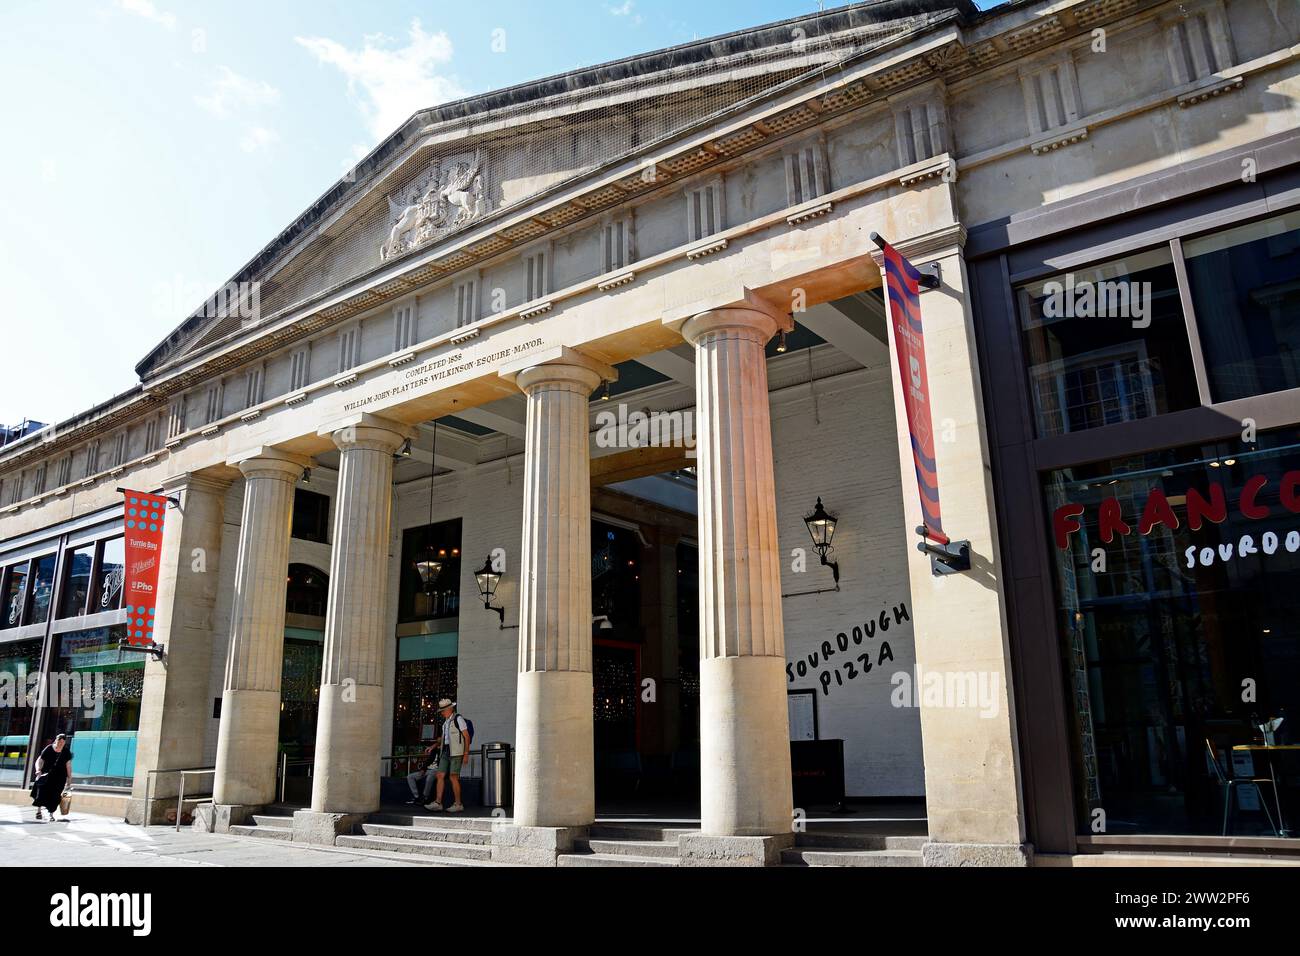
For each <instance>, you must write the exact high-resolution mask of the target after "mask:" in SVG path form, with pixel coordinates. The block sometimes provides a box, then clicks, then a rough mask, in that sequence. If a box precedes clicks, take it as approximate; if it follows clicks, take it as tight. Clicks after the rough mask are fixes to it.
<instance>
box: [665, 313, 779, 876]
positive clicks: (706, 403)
mask: <svg viewBox="0 0 1300 956" xmlns="http://www.w3.org/2000/svg"><path fill="white" fill-rule="evenodd" d="M788 324H789V319H788V317H785V316H781V315H779V314H777V313H775V312H774V311H769V310H767V309H766V308H763V307H761V306H760V305H758V304H742V305H739V306H736V307H724V308H718V309H713V310H711V311H708V312H704V313H701V314H698V315H695V316H693V317H691V318H689V319H687V320H686V321H685V322H684V323H683V324H682V326H681V332H682V335H683V337H685V339H686V340H687V341H688V342H690V343H691V344H692V345H693V346H694V347H695V369H696V372H695V389H696V416H697V418H698V423H697V435H698V443H697V452H696V453H697V456H698V459H697V461H698V464H697V469H698V477H699V529H700V585H699V586H700V790H701V794H700V812H701V837H702V838H703V840H701V839H700V838H695V842H694V843H692V844H691V847H687V848H686V850H687V852H684V854H683V856H684V858H687V857H690V856H692V855H693V851H694V849H695V848H696V847H699V848H701V850H702V852H700V853H699V854H698V856H699V857H702V858H703V859H704V860H715V861H716V859H717V855H718V854H723V855H725V856H727V857H731V856H732V854H733V853H734V856H735V859H734V860H733V861H734V862H772V861H773V859H774V857H775V855H776V854H778V853H779V849H780V846H781V844H782V843H784V842H787V838H788V837H789V836H790V833H791V813H792V806H791V803H792V798H791V790H790V733H789V726H788V725H789V720H788V717H787V710H786V677H785V632H784V627H783V624H782V620H781V573H780V566H779V557H778V552H777V539H776V490H775V481H774V478H773V472H772V423H771V414H770V411H769V408H768V394H767V361H766V358H765V356H764V347H765V345H766V344H767V341H768V340H769V339H770V338H771V337H772V336H773V335H774V334H775V333H776V332H777V331H778V329H780V328H784V327H787V326H788ZM716 837H727V838H734V837H761V838H775V839H764V840H756V841H749V842H748V843H747V842H746V841H743V840H732V841H730V842H729V843H726V842H719V841H713V842H712V844H710V840H709V838H716ZM688 842H689V841H688ZM730 847H735V848H737V849H736V850H734V851H733V850H732V849H730Z"/></svg>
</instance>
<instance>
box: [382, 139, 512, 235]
mask: <svg viewBox="0 0 1300 956" xmlns="http://www.w3.org/2000/svg"><path fill="white" fill-rule="evenodd" d="M485 212H487V199H486V196H485V188H484V183H483V154H482V151H480V150H475V151H474V152H473V153H459V154H456V155H452V156H447V157H443V158H440V159H435V160H434V161H433V163H432V165H430V167H429V169H428V170H427V171H426V172H425V173H424V175H422V176H420V177H418V178H417V179H415V180H414V181H413V182H412V183H411V184H410V185H408V186H407V187H406V188H405V189H402V190H400V191H399V192H397V193H396V194H394V195H391V196H389V197H388V225H389V230H388V238H387V239H385V240H384V242H383V244H382V245H381V246H380V247H379V255H380V258H382V259H385V260H387V259H392V258H393V257H395V256H399V255H402V254H403V253H406V252H410V251H411V250H412V249H418V248H419V247H420V246H424V245H428V244H429V243H431V242H436V241H437V240H438V239H441V238H442V237H443V236H446V235H447V234H449V233H451V232H452V231H454V230H456V229H458V228H459V227H461V226H463V225H465V224H466V223H470V222H473V221H474V220H476V219H479V218H481V217H482V216H483V214H484V213H485Z"/></svg>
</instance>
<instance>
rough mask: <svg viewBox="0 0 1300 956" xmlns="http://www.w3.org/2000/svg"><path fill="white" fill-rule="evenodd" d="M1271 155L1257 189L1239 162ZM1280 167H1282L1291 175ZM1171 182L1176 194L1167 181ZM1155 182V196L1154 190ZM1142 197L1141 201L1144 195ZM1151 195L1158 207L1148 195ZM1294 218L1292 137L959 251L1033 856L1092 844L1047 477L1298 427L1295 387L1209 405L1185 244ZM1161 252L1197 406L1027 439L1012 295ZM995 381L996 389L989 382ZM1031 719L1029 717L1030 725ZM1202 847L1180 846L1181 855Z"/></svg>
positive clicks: (1071, 203) (1299, 169) (1045, 215)
mask: <svg viewBox="0 0 1300 956" xmlns="http://www.w3.org/2000/svg"><path fill="white" fill-rule="evenodd" d="M1265 147H1267V149H1268V150H1269V151H1271V153H1272V154H1271V155H1270V156H1269V160H1270V166H1271V168H1270V169H1269V170H1268V171H1267V175H1266V174H1265V171H1263V170H1261V173H1260V176H1259V179H1258V180H1257V181H1256V182H1255V183H1251V184H1244V183H1242V181H1241V179H1240V172H1241V168H1242V166H1241V163H1242V160H1243V159H1245V158H1247V157H1251V158H1255V159H1258V157H1259V156H1260V154H1261V151H1265ZM1288 164H1289V165H1288ZM1175 179H1177V180H1178V182H1177V183H1174V182H1172V180H1175ZM1155 184H1158V185H1159V186H1161V187H1162V188H1151V187H1152V186H1153V185H1155ZM1143 191H1145V193H1144V194H1143ZM1150 195H1159V196H1161V200H1162V201H1160V202H1158V203H1154V204H1151V205H1146V203H1150V202H1151V201H1150V200H1148V199H1146V198H1145V197H1146V196H1150ZM1298 207H1300V136H1297V135H1296V134H1295V132H1294V131H1291V132H1289V133H1285V134H1279V135H1278V136H1276V137H1270V138H1269V139H1268V140H1265V141H1261V142H1258V143H1253V144H1251V145H1250V146H1248V147H1245V148H1239V149H1236V150H1230V151H1225V153H1223V154H1220V155H1218V156H1215V157H1212V158H1211V159H1209V160H1206V161H1204V162H1202V163H1196V164H1191V165H1190V166H1185V167H1179V168H1176V169H1173V170H1166V171H1162V172H1160V173H1156V174H1152V175H1150V176H1146V177H1141V178H1140V179H1139V180H1136V181H1133V182H1129V183H1125V184H1123V185H1121V186H1117V187H1115V188H1113V189H1105V190H1099V191H1097V192H1096V193H1092V194H1088V195H1086V196H1083V197H1080V198H1078V199H1072V200H1066V201H1063V202H1061V203H1055V204H1051V205H1047V206H1044V207H1042V208H1040V209H1038V210H1034V211H1032V212H1030V213H1028V214H1026V215H1024V216H1022V217H1019V218H1018V219H1017V220H1016V221H1014V222H1013V221H1011V220H1002V221H997V222H993V223H989V224H987V225H985V226H980V227H976V228H974V229H972V230H971V232H970V234H969V237H968V241H967V244H966V247H965V255H966V262H967V269H968V275H969V280H970V291H969V297H970V303H971V309H972V312H973V313H974V315H975V335H976V337H977V341H978V354H979V356H980V374H981V378H982V398H983V401H984V408H985V419H986V423H987V428H988V434H989V446H990V454H991V457H992V464H993V480H994V488H995V494H996V500H997V503H998V525H999V539H1000V540H999V547H1000V552H1001V559H1002V566H1003V580H1004V581H1005V589H1006V599H1007V606H1008V628H1009V632H1010V651H1011V659H1012V668H1013V675H1014V686H1013V691H1014V694H1015V702H1016V709H1017V732H1018V737H1019V741H1020V753H1021V774H1022V786H1023V793H1024V800H1025V808H1024V809H1025V814H1026V830H1027V839H1029V840H1031V841H1032V842H1033V843H1034V844H1035V845H1036V846H1037V847H1038V848H1039V850H1041V851H1042V852H1055V853H1075V852H1078V849H1079V846H1080V845H1081V844H1084V843H1091V842H1096V840H1097V838H1096V837H1089V836H1088V835H1085V834H1081V833H1079V831H1078V827H1077V820H1078V807H1077V800H1076V795H1077V792H1078V791H1077V787H1076V775H1077V772H1078V771H1077V769H1076V768H1075V766H1074V762H1073V759H1072V748H1071V739H1072V736H1071V735H1072V733H1073V731H1072V729H1071V728H1070V725H1069V710H1068V694H1067V691H1068V688H1067V687H1066V685H1065V667H1064V658H1063V652H1062V648H1061V645H1060V635H1059V633H1058V627H1057V622H1056V619H1055V615H1054V608H1055V599H1056V596H1055V585H1054V579H1053V576H1052V569H1051V567H1050V562H1049V561H1047V560H1045V555H1047V554H1049V553H1050V552H1049V551H1048V550H1046V549H1047V548H1048V547H1049V545H1050V543H1051V539H1050V529H1049V528H1048V527H1047V515H1046V513H1045V511H1044V509H1045V508H1046V498H1045V496H1044V493H1043V485H1042V476H1043V474H1044V473H1046V472H1049V471H1052V470H1055V469H1059V468H1068V467H1071V466H1075V465H1084V464H1088V463H1091V462H1097V461H1101V460H1105V459H1111V458H1122V457H1125V456H1128V455H1135V454H1144V453H1147V452H1152V451H1158V450H1161V449H1166V448H1173V447H1179V446H1184V445H1192V444H1206V445H1209V444H1214V443H1215V442H1219V441H1223V440H1224V439H1227V438H1234V437H1235V438H1238V439H1239V438H1240V435H1241V432H1242V428H1243V419H1247V418H1249V419H1252V420H1253V421H1254V422H1255V425H1256V427H1257V430H1258V431H1259V432H1265V431H1271V430H1273V429H1277V428H1285V427H1296V426H1300V389H1289V390H1284V391H1281V392H1272V393H1268V394H1264V395H1257V396H1251V397H1249V398H1243V399H1236V400H1232V401H1227V402H1221V403H1214V402H1213V401H1212V400H1211V396H1210V393H1209V388H1208V375H1207V374H1206V370H1205V358H1204V354H1203V353H1202V351H1201V344H1200V337H1199V334H1198V331H1197V327H1196V316H1195V310H1194V308H1193V307H1190V302H1191V296H1190V288H1189V287H1188V283H1187V278H1186V263H1185V259H1184V257H1183V250H1182V243H1183V242H1184V241H1185V240H1188V239H1192V238H1196V237H1198V236H1202V235H1207V234H1212V233H1215V232H1219V231H1221V230H1224V229H1228V228H1232V227H1234V226H1238V225H1244V224H1247V223H1249V222H1252V221H1256V220H1261V219H1269V218H1273V217H1275V216H1277V215H1280V214H1281V213H1284V212H1287V211H1291V210H1294V209H1296V208H1298ZM1162 243H1168V244H1169V246H1170V249H1171V252H1172V253H1173V254H1174V260H1175V268H1176V270H1177V272H1178V280H1179V297H1180V299H1181V300H1182V302H1183V305H1184V316H1185V318H1186V320H1187V324H1188V342H1189V345H1190V347H1191V349H1192V354H1193V363H1194V371H1195V375H1196V379H1197V386H1198V392H1199V395H1200V400H1201V404H1200V405H1199V406H1198V407H1196V408H1192V409H1187V410H1183V411H1179V412H1171V413H1167V414H1164V415H1156V416H1152V417H1150V418H1146V419H1141V420H1138V421H1132V422H1122V423H1116V424H1112V425H1105V426H1101V427H1098V428H1093V429H1088V430H1085V431H1080V432H1075V433H1068V434H1065V435H1061V436H1054V437H1049V438H1037V437H1036V436H1035V435H1034V433H1033V430H1032V429H1033V417H1032V405H1031V402H1030V398H1029V393H1028V377H1027V375H1026V374H1025V369H1026V364H1025V356H1024V353H1023V350H1022V343H1021V341H1020V335H1019V328H1020V315H1019V309H1018V305H1017V302H1016V295H1015V288H1016V286H1018V285H1019V284H1021V283H1023V282H1027V281H1032V280H1033V279H1035V278H1040V277H1044V276H1048V275H1052V274H1057V273H1060V272H1064V271H1070V270H1072V269H1074V268H1081V267H1084V266H1086V265H1087V264H1089V263H1097V262H1104V261H1106V260H1108V259H1111V258H1115V257H1117V256H1120V255H1123V254H1125V253H1126V252H1129V251H1136V250H1139V249H1142V248H1151V247H1153V246H1157V245H1160V244H1162ZM994 383H996V387H995V385H994ZM1031 718H1032V719H1031ZM1207 842H1212V841H1209V839H1208V838H1198V837H1195V836H1188V837H1187V843H1188V844H1196V845H1204V844H1206V843H1207Z"/></svg>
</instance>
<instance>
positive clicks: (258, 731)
mask: <svg viewBox="0 0 1300 956" xmlns="http://www.w3.org/2000/svg"><path fill="white" fill-rule="evenodd" d="M231 464H234V465H238V467H239V470H240V471H241V472H243V475H244V510H243V515H242V517H241V519H240V526H239V554H238V556H237V557H236V559H235V562H236V563H235V589H234V605H233V607H232V608H231V612H230V650H229V653H228V655H227V657H226V679H225V685H224V686H225V690H224V692H223V693H222V696H221V727H220V736H219V737H218V738H217V773H216V781H215V783H214V785H213V803H214V804H215V807H216V810H215V819H214V821H213V828H214V829H216V830H218V831H223V830H225V829H226V828H227V827H228V826H230V825H231V824H237V823H242V822H243V820H244V819H245V818H246V817H247V816H248V814H249V813H251V812H252V811H253V810H255V809H256V808H258V807H262V806H265V805H266V804H268V803H272V802H274V800H275V760H276V750H277V746H278V743H279V736H280V668H281V664H282V662H283V658H284V598H285V590H286V587H287V584H286V575H287V571H288V567H289V528H290V523H291V522H292V519H293V489H294V485H295V484H297V482H298V480H299V479H300V478H301V477H302V473H303V470H304V469H305V468H307V467H308V466H309V465H310V464H311V462H310V460H309V459H306V458H302V457H300V456H298V455H291V454H288V453H286V452H281V451H278V450H276V449H273V448H262V449H259V450H258V451H257V452H256V453H254V454H251V455H249V456H248V457H244V458H241V459H239V460H236V461H232V462H231Z"/></svg>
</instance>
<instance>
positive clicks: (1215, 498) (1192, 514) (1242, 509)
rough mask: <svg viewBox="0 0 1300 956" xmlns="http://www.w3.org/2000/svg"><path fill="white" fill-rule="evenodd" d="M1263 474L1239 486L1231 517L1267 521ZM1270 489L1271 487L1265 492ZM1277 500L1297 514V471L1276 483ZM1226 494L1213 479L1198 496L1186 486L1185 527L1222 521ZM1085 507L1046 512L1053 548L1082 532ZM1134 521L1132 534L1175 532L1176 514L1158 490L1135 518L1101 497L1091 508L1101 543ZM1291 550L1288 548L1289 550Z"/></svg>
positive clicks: (1128, 529) (1129, 527) (1115, 502)
mask: <svg viewBox="0 0 1300 956" xmlns="http://www.w3.org/2000/svg"><path fill="white" fill-rule="evenodd" d="M1266 485H1268V477H1267V476H1266V475H1254V476H1252V477H1251V478H1248V479H1247V480H1246V481H1245V483H1243V484H1242V486H1241V493H1240V494H1239V495H1238V496H1237V497H1236V499H1235V501H1233V502H1232V503H1233V504H1235V505H1236V510H1237V513H1238V514H1240V515H1241V516H1242V517H1243V518H1249V519H1250V520H1252V521H1259V520H1262V519H1264V518H1267V517H1269V514H1270V512H1269V507H1268V505H1266V504H1264V503H1263V502H1262V501H1260V499H1261V498H1263V497H1264V496H1265V495H1266V494H1267V493H1268V492H1266V491H1265V486H1266ZM1270 491H1271V489H1270ZM1277 500H1278V502H1279V503H1280V504H1281V505H1282V507H1283V508H1285V509H1286V510H1287V511H1289V512H1291V513H1293V514H1300V471H1288V472H1286V473H1285V474H1283V475H1282V477H1281V478H1280V479H1279V481H1278V487H1277ZM1228 505H1229V501H1228V496H1227V494H1226V492H1225V491H1224V488H1223V485H1221V484H1219V483H1218V482H1217V481H1216V482H1213V483H1211V484H1210V485H1209V487H1208V488H1207V489H1206V491H1205V492H1204V493H1202V492H1201V491H1200V490H1199V489H1197V488H1188V489H1187V492H1186V495H1185V501H1184V505H1183V508H1184V511H1185V512H1186V517H1187V527H1189V528H1190V529H1191V530H1193V531H1199V530H1200V528H1201V525H1202V524H1204V523H1205V522H1207V521H1208V522H1210V523H1212V524H1222V523H1223V522H1224V521H1227V520H1228ZM1084 511H1085V508H1084V506H1083V505H1081V504H1079V503H1077V502H1067V503H1066V504H1063V505H1061V507H1059V508H1057V509H1056V510H1055V511H1053V512H1052V537H1053V538H1054V539H1055V541H1056V546H1057V547H1058V548H1061V549H1066V548H1068V547H1069V546H1070V535H1072V534H1074V533H1075V532H1076V531H1079V530H1081V529H1082V527H1083V524H1082V522H1081V521H1080V520H1079V519H1080V516H1081V515H1082V514H1083V513H1084ZM1131 517H1135V518H1136V519H1137V529H1138V534H1142V535H1146V534H1150V533H1151V530H1152V529H1153V528H1155V527H1157V526H1160V525H1163V526H1164V527H1166V528H1168V529H1169V530H1170V531H1176V530H1177V529H1178V525H1179V521H1178V514H1177V512H1175V511H1174V509H1173V506H1172V504H1171V503H1170V501H1169V498H1168V496H1167V495H1166V494H1165V493H1164V491H1163V490H1162V489H1160V488H1159V487H1154V488H1152V489H1151V490H1150V491H1149V492H1148V493H1147V500H1146V503H1145V504H1144V505H1143V506H1142V510H1141V511H1140V512H1138V513H1137V514H1136V515H1129V516H1127V517H1126V516H1125V514H1124V507H1123V505H1122V504H1121V502H1120V500H1119V499H1118V498H1105V499H1103V500H1102V501H1101V502H1100V503H1099V504H1098V505H1097V535H1098V537H1100V538H1101V540H1102V543H1104V544H1110V542H1111V541H1112V540H1114V538H1115V536H1116V535H1126V534H1129V533H1130V532H1131V531H1132V530H1133V527H1132V525H1131V524H1130V523H1129V520H1128V519H1129V518H1131ZM1289 550H1294V549H1289Z"/></svg>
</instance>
